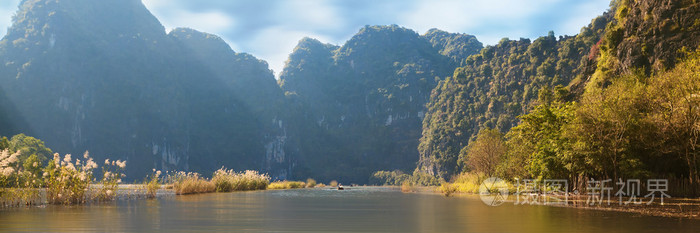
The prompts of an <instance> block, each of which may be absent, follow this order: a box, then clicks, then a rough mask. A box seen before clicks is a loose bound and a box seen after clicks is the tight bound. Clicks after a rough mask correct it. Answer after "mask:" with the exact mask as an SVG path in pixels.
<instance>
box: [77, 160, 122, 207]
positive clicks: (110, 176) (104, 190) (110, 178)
mask: <svg viewBox="0 0 700 233" xmlns="http://www.w3.org/2000/svg"><path fill="white" fill-rule="evenodd" d="M85 153H86V154H87V153H88V152H85ZM124 169H126V161H121V160H113V161H110V160H109V159H106V160H105V164H104V165H103V166H102V179H101V180H100V184H101V187H100V188H99V190H98V191H97V193H96V199H97V200H99V201H111V200H114V199H115V198H116V196H117V191H118V189H119V184H120V183H122V178H123V177H124V176H125V175H124Z"/></svg>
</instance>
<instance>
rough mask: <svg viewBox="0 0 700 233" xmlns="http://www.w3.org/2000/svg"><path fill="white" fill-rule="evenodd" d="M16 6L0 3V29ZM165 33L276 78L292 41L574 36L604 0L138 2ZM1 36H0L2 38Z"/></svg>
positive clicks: (606, 2)
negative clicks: (215, 43)
mask: <svg viewBox="0 0 700 233" xmlns="http://www.w3.org/2000/svg"><path fill="white" fill-rule="evenodd" d="M19 1H20V0H0V28H3V29H5V28H7V27H9V26H10V24H11V22H10V21H11V16H12V15H13V14H14V12H15V11H16V9H17V5H18V3H19ZM143 3H144V4H145V5H146V7H148V9H149V10H151V12H152V13H153V14H154V15H155V16H156V17H158V19H160V21H161V22H162V23H163V25H164V26H165V28H166V29H168V30H170V29H172V28H175V27H190V28H194V29H197V30H200V31H204V32H209V33H212V34H216V35H219V36H221V37H222V38H224V40H226V41H227V42H228V43H229V45H230V46H231V48H233V49H234V50H235V51H236V52H247V53H251V54H253V55H255V56H256V57H258V58H261V59H264V60H266V61H267V62H268V63H269V64H270V68H271V69H273V70H274V71H275V73H276V74H278V73H279V72H280V71H281V70H282V68H283V66H284V62H285V61H286V60H287V56H288V54H289V53H290V52H291V51H292V50H293V48H294V46H296V44H297V42H298V41H299V40H300V39H301V38H303V37H305V36H308V37H312V38H316V39H319V40H321V41H322V42H326V43H332V44H338V45H340V44H343V43H344V42H345V41H346V40H348V39H350V37H351V36H352V35H353V34H355V33H356V32H357V31H358V30H359V29H360V28H361V27H363V26H364V25H388V24H398V25H400V26H404V27H407V28H410V29H413V30H415V31H416V32H418V33H420V34H423V33H425V32H426V31H427V30H428V29H431V28H439V29H442V30H445V31H449V32H460V33H467V34H472V35H475V36H476V37H477V39H479V40H480V41H481V42H483V43H484V44H495V43H497V42H498V41H499V40H500V39H501V38H503V37H509V38H512V39H517V38H520V37H525V38H536V37H539V36H542V35H547V32H548V31H550V30H553V31H554V32H555V33H556V34H557V35H563V34H566V35H574V34H577V33H578V32H579V31H580V29H581V27H583V26H585V25H587V24H588V23H590V21H591V19H593V18H594V17H596V16H598V15H600V14H602V13H603V12H604V11H605V10H607V9H608V8H609V3H610V0H143ZM4 34H5V30H1V32H0V35H4Z"/></svg>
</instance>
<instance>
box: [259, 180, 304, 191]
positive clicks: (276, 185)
mask: <svg viewBox="0 0 700 233" xmlns="http://www.w3.org/2000/svg"><path fill="white" fill-rule="evenodd" d="M304 187H306V183H304V182H303V181H287V180H284V181H275V182H272V183H271V184H270V186H268V187H267V188H268V189H298V188H304Z"/></svg>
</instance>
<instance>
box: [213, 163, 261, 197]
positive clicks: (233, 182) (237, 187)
mask: <svg viewBox="0 0 700 233" xmlns="http://www.w3.org/2000/svg"><path fill="white" fill-rule="evenodd" d="M212 182H213V183H214V185H215V186H216V191H217V192H233V191H249V190H265V189H267V188H268V185H269V184H270V177H269V176H267V175H265V174H260V173H258V172H257V171H251V170H248V171H245V172H240V173H239V172H235V171H233V169H230V170H227V169H225V168H221V169H219V170H217V171H216V172H214V177H213V178H212Z"/></svg>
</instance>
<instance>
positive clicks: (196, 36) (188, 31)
mask: <svg viewBox="0 0 700 233" xmlns="http://www.w3.org/2000/svg"><path fill="white" fill-rule="evenodd" d="M168 35H169V36H171V37H173V38H176V39H178V40H180V41H183V42H187V44H188V45H191V46H193V47H196V48H197V50H196V51H197V52H200V53H202V54H209V53H234V51H233V49H231V46H229V45H228V43H226V41H224V39H222V38H221V37H219V36H217V35H214V34H209V33H206V32H200V31H197V30H195V29H192V28H175V29H173V30H172V31H170V33H169V34H168Z"/></svg>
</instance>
